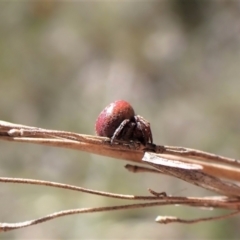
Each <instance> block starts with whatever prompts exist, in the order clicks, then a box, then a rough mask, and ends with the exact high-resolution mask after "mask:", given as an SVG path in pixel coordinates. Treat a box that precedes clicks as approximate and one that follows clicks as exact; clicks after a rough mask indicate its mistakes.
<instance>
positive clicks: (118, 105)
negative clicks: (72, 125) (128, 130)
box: [95, 100, 135, 138]
mask: <svg viewBox="0 0 240 240" xmlns="http://www.w3.org/2000/svg"><path fill="white" fill-rule="evenodd" d="M134 116H135V112H134V110H133V108H132V106H131V105H130V104H129V103H128V102H126V101H124V100H117V101H115V102H113V103H111V104H109V105H108V106H107V107H105V108H104V109H103V111H102V112H101V113H100V114H99V116H98V118H97V120H96V124H95V130H96V134H97V135H98V136H103V137H109V138H111V137H112V136H113V134H114V133H115V131H116V129H117V128H118V127H119V126H120V124H121V123H122V122H123V121H124V120H126V119H129V120H131V119H133V118H134Z"/></svg>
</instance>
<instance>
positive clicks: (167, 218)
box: [155, 211, 240, 224]
mask: <svg viewBox="0 0 240 240" xmlns="http://www.w3.org/2000/svg"><path fill="white" fill-rule="evenodd" d="M239 213H240V211H235V212H231V213H229V214H224V215H221V216H216V217H207V218H196V219H182V218H178V217H173V216H158V217H157V218H156V220H155V221H156V222H157V223H162V224H168V223H174V222H177V223H187V224H192V223H199V222H207V221H214V220H221V219H226V218H229V217H232V216H234V215H238V214H239Z"/></svg>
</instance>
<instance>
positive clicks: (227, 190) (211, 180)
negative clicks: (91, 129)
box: [0, 121, 240, 231]
mask: <svg viewBox="0 0 240 240" xmlns="http://www.w3.org/2000/svg"><path fill="white" fill-rule="evenodd" d="M0 140H5V141H14V142H25V143H35V144H42V145H48V146H54V147H64V148H70V149H76V150H80V151H85V152H90V153H94V154H99V155H103V156H108V157H113V158H116V159H124V160H129V161H132V162H135V163H136V162H137V163H142V164H146V163H147V164H149V165H151V166H152V167H153V168H148V167H143V166H133V165H129V164H128V165H126V168H127V169H128V170H129V171H132V172H150V173H160V174H167V175H170V176H174V177H177V178H180V179H182V180H184V181H187V182H189V183H191V184H194V185H197V186H200V187H203V188H206V189H209V190H212V191H214V192H217V193H221V194H223V195H224V196H218V197H205V198H194V197H173V196H167V194H166V193H164V192H162V193H158V192H155V191H153V190H151V189H150V190H149V191H150V193H151V196H134V195H123V194H114V193H107V192H102V191H96V190H91V189H87V188H81V187H77V186H72V185H68V184H61V183H54V182H48V181H40V180H33V179H21V178H3V177H2V178H0V182H5V183H23V184H36V185H45V186H49V187H58V188H64V189H68V190H75V191H80V192H85V193H89V194H94V195H100V196H104V197H111V198H119V199H128V200H143V201H148V202H144V203H135V204H128V205H120V206H110V207H97V208H82V209H71V210H66V211H60V212H56V213H53V214H50V215H47V216H45V217H42V218H38V219H35V220H31V221H26V222H22V223H16V224H10V223H2V224H0V231H8V230H13V229H16V228H20V227H26V226H30V225H33V224H37V223H41V222H44V221H48V220H51V219H54V218H57V217H61V216H65V215H71V214H77V213H92V212H101V211H114V210H122V209H133V208H143V207H152V206H163V205H175V204H178V205H179V204H180V205H187V206H192V207H209V208H224V209H228V210H237V211H236V212H232V213H230V214H226V215H223V216H219V217H210V218H202V219H201V218H199V219H195V220H183V219H179V218H176V217H159V218H158V219H157V221H158V222H161V223H170V222H182V223H195V222H199V221H209V220H217V219H222V218H226V217H230V216H233V215H235V214H238V213H239V209H240V187H239V186H238V185H236V184H233V183H230V182H225V181H223V180H222V178H227V179H229V180H234V181H240V161H239V160H236V159H232V158H227V157H223V156H219V155H215V154H211V153H207V152H203V151H199V150H195V149H188V148H183V147H173V146H163V145H155V144H150V143H149V144H147V145H146V146H143V145H142V144H141V143H139V142H124V141H114V143H113V144H112V143H111V142H110V141H109V139H108V138H103V137H98V136H90V135H84V134H78V133H72V132H66V131H57V130H47V129H42V128H36V127H30V126H25V125H19V124H14V123H9V122H4V121H0ZM149 201H154V202H149Z"/></svg>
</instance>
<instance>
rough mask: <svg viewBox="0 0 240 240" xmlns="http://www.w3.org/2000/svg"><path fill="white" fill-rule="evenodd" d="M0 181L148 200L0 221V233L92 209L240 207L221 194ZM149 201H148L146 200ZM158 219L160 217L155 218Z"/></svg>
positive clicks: (237, 200)
mask: <svg viewBox="0 0 240 240" xmlns="http://www.w3.org/2000/svg"><path fill="white" fill-rule="evenodd" d="M0 182H5V183H24V184H34V185H45V186H49V187H58V188H63V189H68V190H74V191H80V192H85V193H90V194H94V195H100V196H105V197H111V198H119V199H128V200H145V201H148V202H143V203H134V204H125V205H117V206H109V207H95V208H94V207H93V208H80V209H79V208H77V209H70V210H65V211H59V212H55V213H52V214H49V215H46V216H44V217H41V218H37V219H33V220H29V221H24V222H19V223H0V232H3V231H10V230H14V229H18V228H23V227H28V226H31V225H35V224H39V223H42V222H46V221H49V220H53V219H55V218H59V217H63V216H67V215H73V214H81V213H94V212H106V211H116V210H127V209H136V208H146V207H154V206H166V205H176V204H178V205H186V206H192V207H204V208H213V207H214V208H225V209H232V210H236V209H239V208H240V200H239V199H238V198H227V197H223V196H218V197H204V198H197V197H176V196H175V197H174V196H167V194H166V193H156V192H155V191H153V190H150V192H151V193H152V194H153V196H134V195H123V194H114V193H108V192H101V191H96V190H91V189H87V188H81V187H77V186H72V185H68V184H62V183H56V182H48V181H42V180H35V179H22V178H3V177H2V178H0ZM150 200H151V202H149V201H150ZM237 213H239V211H237V212H235V213H234V214H237ZM232 215H233V213H230V214H228V215H225V216H221V217H212V218H206V219H199V220H198V221H200V220H201V221H203V220H204V221H207V220H216V219H222V218H226V217H228V216H232ZM158 219H160V217H159V218H158ZM193 221H195V222H198V221H197V220H191V221H190V220H179V219H178V218H174V217H168V218H167V217H165V218H163V217H162V219H161V221H160V220H158V222H161V223H171V222H185V223H187V222H189V223H193Z"/></svg>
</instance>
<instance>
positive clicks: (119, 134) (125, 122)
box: [111, 119, 130, 143]
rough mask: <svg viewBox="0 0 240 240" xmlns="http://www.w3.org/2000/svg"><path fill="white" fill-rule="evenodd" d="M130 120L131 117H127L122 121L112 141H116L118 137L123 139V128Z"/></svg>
mask: <svg viewBox="0 0 240 240" xmlns="http://www.w3.org/2000/svg"><path fill="white" fill-rule="evenodd" d="M129 122H130V119H125V120H123V121H122V123H121V124H120V125H119V127H118V128H117V129H116V130H115V132H114V134H113V136H112V137H111V143H113V142H114V140H116V139H121V138H122V136H123V134H122V132H123V129H124V128H125V127H126V125H127V124H128V123H129Z"/></svg>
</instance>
